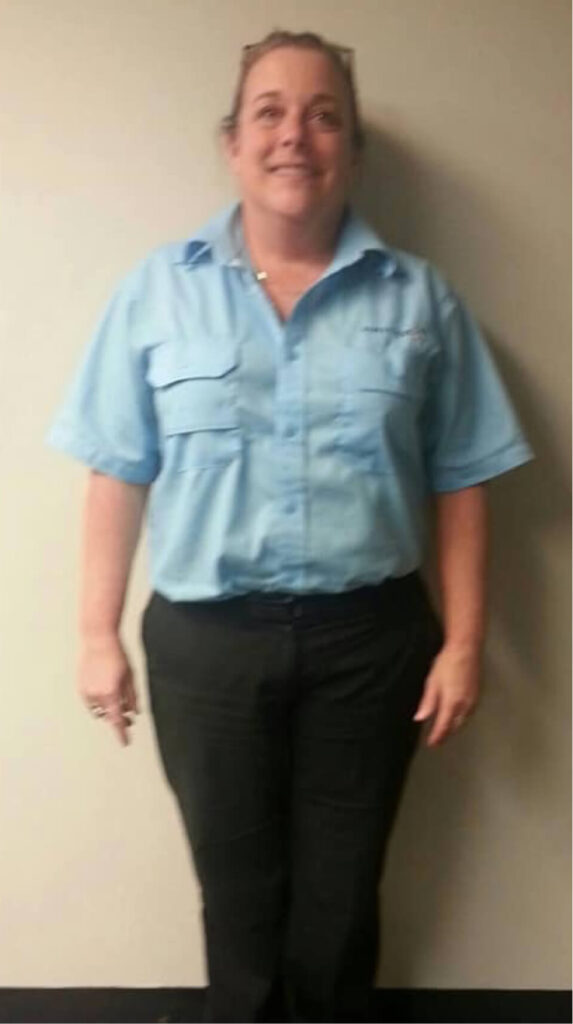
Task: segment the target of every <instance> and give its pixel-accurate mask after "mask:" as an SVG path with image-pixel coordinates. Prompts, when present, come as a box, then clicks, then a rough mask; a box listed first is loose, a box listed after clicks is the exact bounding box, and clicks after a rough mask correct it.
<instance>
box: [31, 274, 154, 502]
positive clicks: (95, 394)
mask: <svg viewBox="0 0 573 1024" xmlns="http://www.w3.org/2000/svg"><path fill="white" fill-rule="evenodd" d="M144 336H145V318H144V315H143V313H142V310H141V308H140V301H139V299H138V296H137V293H136V290H135V289H134V287H133V283H132V282H131V281H129V280H128V281H127V282H126V283H124V285H122V286H121V287H120V288H119V289H118V290H117V292H116V293H115V295H114V296H113V298H112V300H111V302H110V303H109V305H108V307H107V309H106V310H105V313H104V315H103V317H102V318H101V320H100V323H99V325H98V327H97V329H96V331H95V333H94V336H93V338H92V340H91V343H90V344H89V346H88V348H87V351H86V352H85V354H84V357H83V359H82V361H81V362H80V365H79V367H78V369H77V370H76V374H75V378H74V379H73V382H72V385H71V388H70V390H69V392H68V394H67V397H66V398H65V401H64V403H63V405H62V407H61V409H60V410H59V412H58V414H57V416H56V418H55V420H54V422H53V423H52V425H51V427H50V430H49V432H48V435H47V438H46V440H47V443H48V444H50V445H51V446H52V447H54V448H58V449H60V450H61V451H63V452H66V453H67V454H69V455H72V456H74V457H75V458H77V459H79V460H80V461H82V462H84V463H85V464H86V465H88V466H89V467H91V468H92V469H95V470H98V471H99V472H101V473H105V474H107V475H109V476H113V477H117V478H119V479H120V480H125V481H126V482H127V483H136V484H148V483H151V481H152V480H153V479H154V478H155V477H156V476H157V473H158V472H159V465H160V458H159V443H158V430H157V423H156V417H155V411H154V406H153V398H152V395H153V389H152V388H151V386H150V385H149V384H148V382H147V379H146V366H147V350H146V347H145V344H144Z"/></svg>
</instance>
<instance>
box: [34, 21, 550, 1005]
mask: <svg viewBox="0 0 573 1024" xmlns="http://www.w3.org/2000/svg"><path fill="white" fill-rule="evenodd" d="M223 136H224V143H225V149H226V153H227V155H228V159H229V163H230V166H231V168H232V170H233V172H234V174H235V176H236V181H237V188H238V192H239V201H238V202H237V203H235V204H233V206H232V207H231V208H230V209H228V210H225V211H223V212H222V213H221V214H218V215H217V216H216V217H214V218H213V219H212V220H211V221H209V223H207V224H206V225H204V226H203V227H202V228H201V229H200V230H198V231H197V232H196V234H194V235H193V236H192V237H191V238H186V239H185V240H184V241H183V242H180V243H173V244H170V245H165V246H162V247H161V248H159V249H158V250H156V251H155V252H154V253H152V254H151V255H150V256H149V257H148V258H146V259H145V260H144V261H143V262H142V263H141V264H140V265H139V266H138V267H137V268H136V269H135V271H134V272H133V273H132V274H130V275H129V276H128V278H127V280H126V281H125V282H124V283H123V284H122V285H121V286H120V288H119V289H118V291H117V294H116V295H115V296H114V298H113V300H112V301H111V303H110V305H109V307H108V310H107V311H106V314H105V316H104V317H103V319H102V321H101V324H100V326H99V328H98V330H97V331H96V333H95V336H94V339H93V341H92V344H91V346H90V348H89V350H88V352H87V354H86V357H85V359H84V361H83V364H82V366H81V367H80V369H79V371H78V374H77V377H76V380H75V382H74V386H73V388H72V390H71V393H70V395H69V398H68V400H67V402H66V403H65V405H64V407H63V409H62V411H61V413H60V415H59V417H58V419H57V420H56V423H55V424H54V427H53V429H52V431H51V435H50V437H51V441H52V442H53V443H54V444H55V445H56V446H58V447H60V448H62V449H64V450H66V451H68V452H70V453H71V454H73V455H75V456H76V457H78V458H80V459H82V460H83V461H84V462H85V463H86V464H87V465H88V466H89V467H90V469H91V475H90V482H89V488H88V497H87V505H86V518H85V530H84V534H85V540H84V551H85V555H84V571H83V585H82V616H81V621H82V660H81V668H80V674H79V689H80V693H81V695H82V698H83V699H84V701H85V702H86V704H87V706H88V708H90V709H91V711H92V713H93V714H94V715H96V716H97V717H98V718H100V719H101V720H103V721H107V722H109V724H110V725H111V726H112V727H113V728H114V729H115V730H116V731H117V734H118V736H119V738H120V739H121V741H122V742H124V743H126V742H127V738H128V730H129V727H130V724H131V718H130V713H131V712H133V711H135V710H137V697H136V691H135V686H134V682H133V676H132V672H131V668H130V665H129V662H128V659H127V656H126V654H125V651H124V648H123V645H122V643H121V640H120V636H119V629H120V622H121V616H122V611H123V605H124V599H125V592H126V587H127V582H128V576H129V572H130V567H131V562H132V558H133V552H134V549H135V544H136V541H137V537H138V533H139V531H140V528H141V523H142V519H143V512H144V507H145V504H146V501H147V498H148V494H149V499H150V503H151V513H152V514H151V516H150V546H151V571H152V585H153V590H154V593H153V596H152V598H151V600H150V602H149V604H148V606H147V609H146V612H145V615H144V621H143V639H144V645H145V651H146V656H147V666H148V685H149V695H150V703H151V710H152V714H153V721H154V725H155V729H156V735H157V742H158V747H159V752H160V755H161V759H162V764H163V767H164V771H165V776H166V778H167V780H168V782H169V784H170V786H171V787H172V789H173V792H174V794H175V796H176V799H177V801H178V804H179V807H180V811H181V815H182V819H183V822H184V825H185V829H186V833H187V836H188V840H189V845H190V849H191V851H192V854H193V858H194V862H195V867H196V870H197V875H198V878H199V882H200V885H201V889H202V895H203V903H204V926H205V948H206V953H207V963H208V971H209V990H208V999H207V1004H206V1010H205V1018H204V1019H205V1020H207V1021H231V1020H232V1021H269V1020H291V1021H300V1020H305V1021H362V1020H367V1019H369V1002H370V996H371V992H372V986H373V982H374V976H375V973H376V968H377V956H378V923H379V922H378V898H377V896H378V886H379V883H380V879H381V877H382V872H383V867H384V861H385V855H386V850H387V846H388V842H389V839H390V836H391V833H392V827H393V824H394V820H395V816H396V812H397V809H398V806H399V803H400V798H401V795H402V792H403V787H404V784H405V781H406V777H407V773H408V768H409V765H410V764H411V762H412V758H413V755H414V753H415V750H416V748H417V745H418V742H419V739H420V734H421V729H422V723H423V722H424V721H426V720H429V722H430V726H429V729H428V731H427V735H426V742H427V743H428V745H429V746H434V745H435V744H437V743H440V742H442V741H443V740H444V739H445V738H446V736H448V735H449V734H451V733H454V732H455V731H456V730H457V729H458V728H459V727H460V726H461V725H462V724H463V722H464V721H465V720H466V718H467V717H468V716H469V715H470V714H471V712H472V710H473V708H474V707H475V705H476V701H477V696H478V683H479V667H480V653H481V648H482V643H483V633H484V590H485V546H486V542H485V535H486V526H485V518H486V516H485V497H484V488H483V484H484V483H485V481H486V480H488V479H490V478H491V477H494V476H497V475H498V474H500V473H503V472H505V471H507V470H510V469H512V468H514V467H515V466H518V465H520V464H521V463H524V462H526V461H527V460H528V459H529V458H531V452H530V449H529V447H528V445H527V442H526V441H525V439H524V437H523V435H522V433H521V431H520V427H519V424H518V423H517V421H516V418H515V416H514V413H513V410H512V407H511V404H510V402H509V400H508V398H507V395H506V393H505V390H504V388H503V385H502V383H501V381H500V378H499V376H498V374H497V371H496V369H495V367H494V365H493V362H492V359H491V357H490V355H489V353H488V350H487V347H486V345H485V343H484V340H483V338H482V336H481V334H480V331H479V328H478V326H477V324H476V322H475V320H474V319H473V317H472V316H471V314H470V313H469V312H468V310H467V308H466V307H465V306H464V304H463V302H462V301H461V300H460V299H459V297H458V296H457V295H456V294H455V293H454V292H453V291H452V289H451V287H450V285H449V284H448V283H447V282H446V281H445V280H444V278H443V277H442V275H441V274H440V273H439V272H438V271H437V270H436V269H435V268H434V267H433V266H432V265H431V264H429V263H428V262H427V261H425V260H422V259H419V258H417V257H414V256H411V255H409V254H407V253H405V252H401V251H398V250H395V249H392V248H390V247H389V246H388V245H387V244H385V243H384V242H383V241H382V240H381V239H380V238H379V237H378V236H377V235H376V234H375V232H374V231H373V230H372V229H371V228H370V227H369V226H368V225H367V224H366V223H364V222H363V221H362V220H361V219H360V218H358V217H357V216H356V214H355V213H354V212H353V210H352V208H351V206H350V204H349V190H350V184H351V181H352V177H353V173H354V170H355V168H356V166H357V162H358V159H359V154H360V149H361V146H362V130H361V127H360V120H359V116H358V104H357V100H356V94H355V90H354V85H353V79H352V74H351V70H350V63H349V54H348V51H342V50H341V48H339V47H335V46H333V45H331V44H329V43H327V42H325V41H324V40H323V39H321V38H320V37H319V36H316V35H313V34H312V33H301V34H293V33H287V32H278V33H272V34H271V35H270V36H269V37H267V38H266V39H265V40H263V41H262V42H261V43H260V44H257V45H255V46H250V47H248V48H247V49H246V51H245V53H244V56H243V64H242V67H241V71H240V76H239V84H238V87H237V92H236V97H235V101H234V105H233V108H232V112H231V114H230V115H229V117H228V118H226V119H225V121H224V124H223ZM432 497H433V500H434V501H435V503H436V506H437V538H436V541H437V547H438V562H439V569H440V582H441V597H442V608H441V620H442V621H440V617H438V616H437V614H436V612H435V611H434V609H433V608H432V606H431V604H430V601H429V598H428V595H427V593H426V589H425V587H424V584H423V582H422V577H421V575H420V568H421V566H422V564H423V559H424V553H425V529H426V527H425V523H426V512H427V507H428V502H429V500H430V499H431V498H432Z"/></svg>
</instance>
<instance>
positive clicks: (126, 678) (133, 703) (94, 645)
mask: <svg viewBox="0 0 573 1024" xmlns="http://www.w3.org/2000/svg"><path fill="white" fill-rule="evenodd" d="M78 675H79V678H78V685H79V692H80V696H81V698H82V700H83V701H84V703H85V704H86V706H87V708H88V710H89V711H90V712H91V714H92V715H94V714H95V715H96V717H98V718H101V719H102V721H106V722H108V723H109V724H110V725H111V726H112V728H113V729H115V731H116V733H117V735H118V738H119V741H120V743H121V744H122V745H123V746H124V747H125V746H127V745H128V744H129V728H130V727H131V725H132V724H133V722H132V719H131V715H132V714H138V713H139V707H138V700H137V693H136V690H135V684H134V681H133V673H132V670H131V666H130V664H129V661H128V660H127V656H126V654H125V651H124V649H123V645H122V643H121V640H120V639H119V636H117V634H111V635H108V634H106V635H105V636H101V637H84V638H83V640H82V646H81V651H80V663H79V673H78Z"/></svg>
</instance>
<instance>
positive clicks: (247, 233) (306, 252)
mask: <svg viewBox="0 0 573 1024" xmlns="http://www.w3.org/2000/svg"><path fill="white" fill-rule="evenodd" d="M341 219H342V211H336V213H335V214H334V215H333V214H332V213H329V214H328V215H327V216H324V215H323V216H322V217H320V216H317V217H315V218H305V219H304V220H303V219H301V220H294V219H293V218H290V217H283V216H281V215H280V214H276V215H270V216H269V214H268V212H267V211H264V212H262V211H259V210H258V209H256V208H253V207H252V206H250V205H249V204H248V203H242V204H241V221H242V227H243V234H244V238H245V243H246V246H247V249H248V251H249V253H250V255H251V259H252V261H253V264H254V265H255V266H256V267H258V268H259V269H266V268H268V267H273V266H276V265H279V266H280V265H285V264H289V263H297V264H299V265H300V264H306V265H308V266H316V265H324V264H326V263H328V262H329V261H330V260H331V259H332V256H333V255H334V250H335V248H336V239H337V236H338V232H339V229H340V224H341Z"/></svg>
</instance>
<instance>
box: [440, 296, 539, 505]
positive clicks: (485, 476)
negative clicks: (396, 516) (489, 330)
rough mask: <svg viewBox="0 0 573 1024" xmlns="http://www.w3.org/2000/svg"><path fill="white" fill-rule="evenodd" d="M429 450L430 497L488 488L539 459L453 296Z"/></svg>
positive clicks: (443, 332)
mask: <svg viewBox="0 0 573 1024" xmlns="http://www.w3.org/2000/svg"><path fill="white" fill-rule="evenodd" d="M438 339H439V345H440V347H439V351H438V352H437V354H436V356H435V359H434V361H433V365H432V368H431V371H430V376H429V390H428V397H427V401H426V407H425V410H424V416H423V444H424V452H425V464H426V476H427V482H428V487H429V490H430V491H435V492H436V491H455V490H461V489H462V488H464V487H471V486H472V485H474V484H479V483H482V482H483V481H485V480H489V479H490V478H492V477H495V476H498V475H500V474H501V473H505V472H507V471H508V470H510V469H514V468H515V467H516V466H520V465H522V464H523V463H525V462H528V461H529V460H530V459H532V458H533V452H532V450H531V448H530V446H529V444H528V443H527V441H526V439H525V437H524V435H523V433H522V430H521V427H520V424H519V422H518V420H517V417H516V414H515V412H514V410H513V407H512V405H511V402H510V400H509V398H508V395H507V392H506V391H505V388H504V385H503V383H502V381H501V378H500V376H499V374H498V372H497V369H496V366H495V364H494V362H493V359H492V357H491V354H490V352H489V349H488V347H487V344H486V342H485V340H484V338H483V336H482V333H481V331H480V329H479V327H478V325H477V322H476V321H475V319H474V317H473V316H472V315H471V313H470V312H469V311H468V309H467V308H466V307H465V305H464V304H463V302H462V301H461V300H460V299H459V297H458V296H456V295H455V294H454V293H453V292H451V291H448V293H447V294H446V295H445V296H444V297H443V298H442V300H441V302H440V304H439V307H438Z"/></svg>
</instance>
